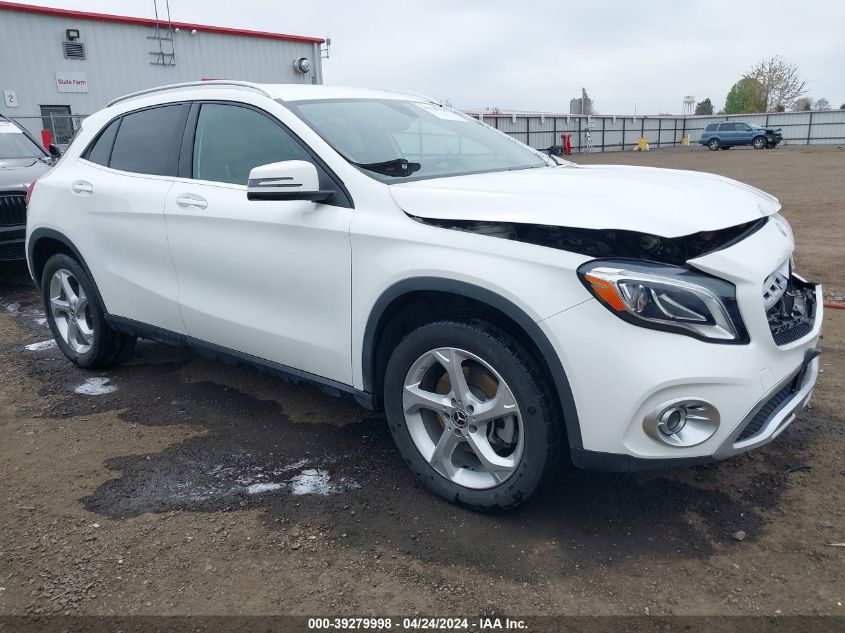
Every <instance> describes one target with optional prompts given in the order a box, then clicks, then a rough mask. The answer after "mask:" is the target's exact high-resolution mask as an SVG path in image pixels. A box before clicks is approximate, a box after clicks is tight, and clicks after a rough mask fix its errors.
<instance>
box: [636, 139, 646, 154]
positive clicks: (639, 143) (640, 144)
mask: <svg viewBox="0 0 845 633" xmlns="http://www.w3.org/2000/svg"><path fill="white" fill-rule="evenodd" d="M637 149H638V150H639V151H641V152H647V151H648V141H647V140H645V137H640V139H639V140H638V141H637Z"/></svg>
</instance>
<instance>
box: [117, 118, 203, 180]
mask: <svg viewBox="0 0 845 633" xmlns="http://www.w3.org/2000/svg"><path fill="white" fill-rule="evenodd" d="M188 109H189V106H188V105H184V104H174V105H167V106H160V107H156V108H150V109H148V110H139V111H138V112H132V113H130V114H127V115H125V116H124V117H123V120H122V121H121V123H120V127H119V128H118V130H117V138H115V141H114V149H112V153H111V161H110V162H109V167H111V168H113V169H120V170H122V171H131V172H134V173H137V174H150V175H154V176H175V175H176V172H177V168H178V165H179V146H180V143H181V140H182V132H183V130H184V125H185V119H186V118H187V114H188Z"/></svg>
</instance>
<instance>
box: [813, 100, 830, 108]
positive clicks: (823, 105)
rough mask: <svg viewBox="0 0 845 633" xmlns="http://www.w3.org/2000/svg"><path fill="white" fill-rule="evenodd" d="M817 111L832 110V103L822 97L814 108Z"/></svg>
mask: <svg viewBox="0 0 845 633" xmlns="http://www.w3.org/2000/svg"><path fill="white" fill-rule="evenodd" d="M813 107H814V108H815V109H816V110H830V101H828V100H827V99H825V98H824V97H822V98H821V99H819V100H818V101H816V104H815V105H814V106H813Z"/></svg>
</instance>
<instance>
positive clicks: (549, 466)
mask: <svg viewBox="0 0 845 633" xmlns="http://www.w3.org/2000/svg"><path fill="white" fill-rule="evenodd" d="M548 393H549V390H548V389H547V387H546V385H545V381H544V379H543V378H542V374H541V372H540V371H539V368H538V367H537V365H536V362H535V361H534V360H533V358H532V357H531V356H530V354H528V352H527V351H526V350H525V349H524V348H522V346H521V345H519V344H517V343H516V341H514V340H513V338H512V337H511V336H509V335H508V334H507V333H506V332H505V331H504V330H501V329H500V328H498V327H496V326H493V325H491V324H489V323H486V322H483V321H475V320H473V321H466V322H458V321H441V322H437V323H432V324H429V325H425V326H423V327H421V328H419V329H418V330H415V331H414V332H412V333H411V334H409V335H408V336H406V337H405V339H403V340H402V342H401V343H400V344H399V345H398V346H397V347H396V349H395V350H394V352H393V354H392V356H391V358H390V361H389V363H388V366H387V372H386V378H385V384H384V394H385V396H384V397H385V408H386V411H387V417H388V423H389V425H390V431H391V433H392V435H393V438H394V440H395V441H396V444H397V446H398V448H399V451H400V452H401V454H402V456H403V457H404V458H405V461H406V462H407V463H408V465H409V466H410V468H411V470H412V471H413V472H414V474H415V475H416V476H417V477H418V478H419V480H420V481H421V482H422V483H423V485H425V486H426V487H427V488H428V489H429V490H431V491H433V492H435V493H436V494H438V495H440V496H441V497H444V498H446V499H448V500H449V501H453V502H456V503H460V504H462V505H465V506H468V507H471V508H474V509H476V510H487V511H490V510H501V509H506V508H511V507H514V506H516V505H519V504H520V503H522V502H523V501H525V500H527V499H528V498H529V497H530V496H531V495H532V494H533V493H534V491H535V490H536V489H537V488H538V486H540V484H541V483H542V482H543V480H544V479H545V478H546V477H547V476H548V475H549V473H550V472H552V471H553V470H554V468H555V466H556V464H557V462H558V452H559V449H558V446H559V442H560V436H561V421H560V419H559V416H558V415H557V414H556V409H555V407H554V406H553V405H552V402H551V400H550V398H549V396H548Z"/></svg>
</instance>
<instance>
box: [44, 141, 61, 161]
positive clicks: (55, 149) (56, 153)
mask: <svg viewBox="0 0 845 633" xmlns="http://www.w3.org/2000/svg"><path fill="white" fill-rule="evenodd" d="M47 151H48V152H50V156H52V157H53V158H59V157H60V156H61V155H62V150H60V149H59V146H58V145H56V144H55V143H50V145H48V146H47Z"/></svg>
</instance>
